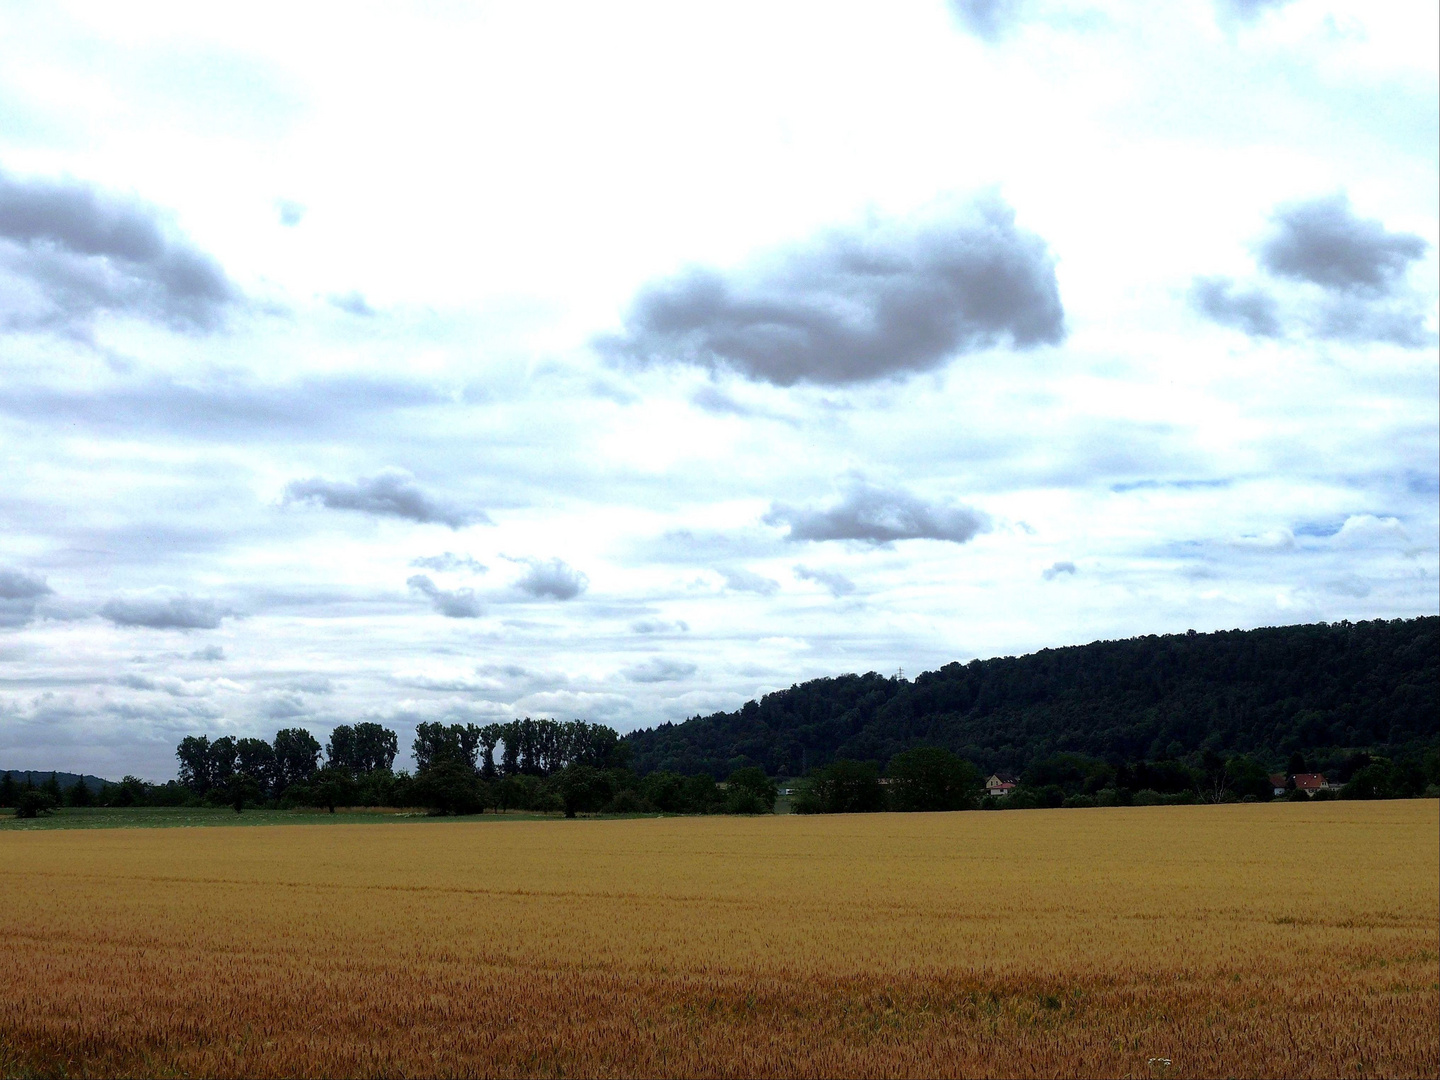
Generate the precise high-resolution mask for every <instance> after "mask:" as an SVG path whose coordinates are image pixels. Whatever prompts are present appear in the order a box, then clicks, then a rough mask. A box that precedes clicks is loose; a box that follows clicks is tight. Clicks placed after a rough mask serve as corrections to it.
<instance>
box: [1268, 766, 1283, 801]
mask: <svg viewBox="0 0 1440 1080" xmlns="http://www.w3.org/2000/svg"><path fill="white" fill-rule="evenodd" d="M1270 786H1271V787H1272V788H1274V789H1275V795H1276V797H1279V796H1281V795H1284V794H1285V790H1286V785H1285V774H1284V773H1283V772H1272V773H1271V774H1270Z"/></svg>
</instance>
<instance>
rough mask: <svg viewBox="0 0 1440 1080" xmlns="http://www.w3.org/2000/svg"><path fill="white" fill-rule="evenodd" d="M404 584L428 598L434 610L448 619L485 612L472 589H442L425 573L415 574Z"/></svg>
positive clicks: (474, 617)
mask: <svg viewBox="0 0 1440 1080" xmlns="http://www.w3.org/2000/svg"><path fill="white" fill-rule="evenodd" d="M405 584H406V585H409V586H410V588H412V589H414V590H415V591H416V592H420V593H424V594H425V595H426V596H428V597H429V598H430V603H431V604H432V605H433V606H434V608H435V610H436V611H438V612H439V613H440V614H441V615H444V616H445V617H446V618H449V619H478V618H479V617H480V616H481V615H483V614H484V613H485V611H484V608H483V607H482V606H481V604H480V598H479V597H477V596H476V595H475V592H474V590H472V589H453V590H451V589H442V588H440V587H439V586H438V585H436V584H435V582H433V581H431V580H430V578H429V577H427V576H426V575H425V574H415V575H414V576H412V577H409V578H407V579H406V580H405Z"/></svg>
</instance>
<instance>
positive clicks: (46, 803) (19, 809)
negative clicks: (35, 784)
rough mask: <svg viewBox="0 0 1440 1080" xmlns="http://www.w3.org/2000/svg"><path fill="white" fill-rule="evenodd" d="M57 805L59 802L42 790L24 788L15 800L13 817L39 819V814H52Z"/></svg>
mask: <svg viewBox="0 0 1440 1080" xmlns="http://www.w3.org/2000/svg"><path fill="white" fill-rule="evenodd" d="M58 805H59V800H57V799H56V798H55V796H54V795H53V794H51V793H50V792H48V791H46V790H45V789H44V788H26V789H25V790H24V791H22V792H20V795H19V796H18V797H17V798H16V800H15V816H16V817H17V818H33V817H39V816H40V815H41V814H48V813H50V812H52V811H53V810H54V809H55V807H56V806H58Z"/></svg>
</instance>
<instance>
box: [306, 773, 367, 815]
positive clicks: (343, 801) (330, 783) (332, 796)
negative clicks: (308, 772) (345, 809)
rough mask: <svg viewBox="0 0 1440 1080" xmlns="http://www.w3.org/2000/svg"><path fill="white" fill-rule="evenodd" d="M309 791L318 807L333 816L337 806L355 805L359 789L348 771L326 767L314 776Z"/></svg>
mask: <svg viewBox="0 0 1440 1080" xmlns="http://www.w3.org/2000/svg"><path fill="white" fill-rule="evenodd" d="M310 790H311V791H313V792H314V793H315V798H316V799H317V800H319V803H320V805H321V806H323V807H325V808H326V809H327V810H329V811H330V813H332V814H333V813H335V808H336V807H337V806H353V805H355V801H356V796H357V795H358V794H359V790H360V789H359V786H358V785H357V784H356V783H355V777H354V776H353V775H352V774H351V772H350V770H349V769H346V768H341V767H339V766H332V765H327V766H325V768H323V769H321V770H320V771H319V772H317V773H316V774H315V776H314V778H313V779H312V780H311V782H310Z"/></svg>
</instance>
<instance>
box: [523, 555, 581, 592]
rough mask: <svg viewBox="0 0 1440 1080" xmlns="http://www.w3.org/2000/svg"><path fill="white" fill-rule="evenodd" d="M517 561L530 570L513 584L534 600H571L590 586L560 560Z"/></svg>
mask: <svg viewBox="0 0 1440 1080" xmlns="http://www.w3.org/2000/svg"><path fill="white" fill-rule="evenodd" d="M518 561H520V562H523V563H526V564H527V565H528V566H529V567H530V569H529V571H527V572H526V574H525V576H524V577H522V578H521V579H520V580H519V581H517V582H516V583H515V584H516V587H517V588H519V589H520V590H521V591H522V592H527V593H529V594H530V595H531V596H534V597H536V598H539V597H542V596H549V597H553V598H554V599H556V600H573V599H575V597H577V596H579V595H580V594H581V593H583V592H584V591H585V590H586V589H587V588H589V586H590V579H589V578H588V577H586V576H585V575H584V574H582V573H581V572H580V571H579V570H576V569H575V568H574V567H572V566H569V565H568V564H566V563H564V562H562V561H561V560H560V559H551V560H549V561H548V562H545V561H542V560H540V559H521V560H518Z"/></svg>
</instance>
